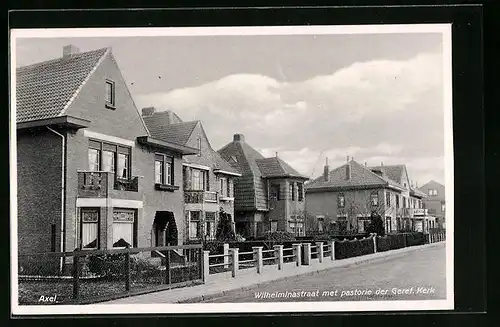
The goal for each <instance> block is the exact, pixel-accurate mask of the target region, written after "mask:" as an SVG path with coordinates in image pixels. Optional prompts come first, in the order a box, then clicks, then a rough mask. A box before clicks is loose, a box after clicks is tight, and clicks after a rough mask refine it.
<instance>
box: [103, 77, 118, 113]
mask: <svg viewBox="0 0 500 327" xmlns="http://www.w3.org/2000/svg"><path fill="white" fill-rule="evenodd" d="M108 87H109V91H111V95H110V94H109V93H108ZM109 95H110V96H111V99H108V96H109ZM109 100H111V101H109ZM105 101H106V105H105V106H106V108H108V109H115V108H116V84H115V82H114V81H112V80H110V79H106V90H105Z"/></svg>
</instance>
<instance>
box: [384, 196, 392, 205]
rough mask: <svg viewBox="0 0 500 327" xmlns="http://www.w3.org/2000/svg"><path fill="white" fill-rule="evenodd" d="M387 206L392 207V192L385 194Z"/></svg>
mask: <svg viewBox="0 0 500 327" xmlns="http://www.w3.org/2000/svg"><path fill="white" fill-rule="evenodd" d="M385 204H386V205H387V206H388V207H390V206H391V192H386V193H385Z"/></svg>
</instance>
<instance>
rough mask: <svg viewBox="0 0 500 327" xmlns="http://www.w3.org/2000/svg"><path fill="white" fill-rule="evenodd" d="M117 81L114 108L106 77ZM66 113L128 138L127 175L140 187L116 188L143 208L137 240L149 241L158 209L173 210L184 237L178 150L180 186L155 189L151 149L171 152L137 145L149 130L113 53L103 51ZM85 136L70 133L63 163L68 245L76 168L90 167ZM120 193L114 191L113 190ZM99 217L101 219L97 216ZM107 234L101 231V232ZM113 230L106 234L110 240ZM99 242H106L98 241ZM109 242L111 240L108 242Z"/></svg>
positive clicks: (72, 243) (72, 235) (74, 233)
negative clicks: (107, 102) (132, 189)
mask: <svg viewBox="0 0 500 327" xmlns="http://www.w3.org/2000/svg"><path fill="white" fill-rule="evenodd" d="M106 79H111V80H113V81H114V82H115V102H116V109H114V110H112V109H108V108H106V107H105V81H106ZM67 114H69V115H74V116H77V117H81V118H84V119H88V120H90V121H91V123H90V126H89V127H88V130H90V131H92V132H97V133H102V134H105V135H110V136H114V137H119V138H122V139H125V140H128V141H131V142H132V143H133V144H134V145H133V147H132V152H131V156H132V158H131V159H132V160H131V162H132V166H131V175H132V176H140V178H139V192H124V191H120V193H121V194H122V197H124V198H127V199H134V200H141V201H142V202H143V208H141V209H138V215H137V219H138V224H137V225H138V230H137V236H138V246H140V247H145V246H146V247H147V246H152V225H153V221H154V217H155V214H156V211H171V212H173V213H174V217H175V220H176V225H177V230H178V239H179V243H180V244H182V242H183V238H184V215H183V208H184V198H183V190H182V162H181V157H180V156H179V155H178V154H176V155H175V159H174V179H175V181H174V184H175V185H177V186H179V187H180V189H179V190H175V191H173V192H169V191H157V190H155V189H154V153H155V152H161V153H165V154H169V155H173V153H169V152H168V151H164V150H159V149H154V148H150V147H145V146H143V145H139V144H138V143H137V142H136V137H138V136H144V135H147V131H146V129H145V127H144V125H143V122H142V120H141V118H140V115H139V112H138V111H137V108H136V107H135V104H134V102H133V100H132V98H131V96H130V94H129V92H128V89H127V85H126V82H125V81H124V80H123V78H122V76H121V73H120V71H119V69H118V66H117V65H116V62H115V60H114V59H113V58H112V56H109V57H107V58H106V59H105V60H104V61H103V62H102V63H101V66H100V67H99V69H97V70H96V71H95V72H94V74H93V75H92V77H91V78H90V79H89V81H88V82H87V84H85V86H84V87H83V88H82V90H81V92H80V93H79V95H78V96H77V97H76V98H75V100H74V102H73V104H72V105H71V106H70V108H69V109H68V111H67ZM87 151H88V138H87V137H85V136H84V131H83V130H79V131H78V132H77V133H74V134H71V133H70V134H68V166H67V201H66V204H67V209H66V214H67V239H66V248H67V249H69V250H71V249H74V248H75V247H77V246H78V242H77V240H78V229H79V228H78V226H79V223H80V222H79V213H78V210H77V208H76V198H77V190H78V182H77V170H87V169H88V154H87ZM113 193H115V194H118V193H117V192H113ZM103 214H104V215H105V216H106V217H107V218H106V219H108V222H109V220H110V219H112V212H111V210H107V209H105V210H104V212H103ZM101 219H104V218H103V217H102V216H101ZM103 236H105V235H103ZM109 239H111V235H108V240H109ZM101 244H105V242H103V241H101ZM108 246H109V242H108Z"/></svg>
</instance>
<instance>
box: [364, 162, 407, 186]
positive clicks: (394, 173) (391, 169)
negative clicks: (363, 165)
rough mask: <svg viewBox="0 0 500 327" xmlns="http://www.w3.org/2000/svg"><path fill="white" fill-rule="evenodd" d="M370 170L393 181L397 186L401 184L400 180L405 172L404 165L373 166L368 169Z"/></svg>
mask: <svg viewBox="0 0 500 327" xmlns="http://www.w3.org/2000/svg"><path fill="white" fill-rule="evenodd" d="M369 169H371V170H379V171H381V172H382V173H383V174H384V175H385V176H387V177H388V178H390V179H391V180H393V181H395V182H396V183H398V184H401V179H402V177H403V172H404V170H405V166H404V165H388V166H385V165H384V166H373V167H369Z"/></svg>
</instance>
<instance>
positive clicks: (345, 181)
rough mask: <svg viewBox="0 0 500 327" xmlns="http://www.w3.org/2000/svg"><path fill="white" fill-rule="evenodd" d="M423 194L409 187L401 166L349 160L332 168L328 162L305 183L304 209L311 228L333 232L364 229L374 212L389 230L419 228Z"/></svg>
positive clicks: (403, 167)
mask: <svg viewBox="0 0 500 327" xmlns="http://www.w3.org/2000/svg"><path fill="white" fill-rule="evenodd" d="M327 160H328V159H327ZM422 196H423V194H422V193H421V192H418V191H417V190H415V189H412V188H411V187H410V182H409V179H408V174H407V172H406V167H405V166H404V165H396V166H384V165H381V166H377V167H367V166H366V165H361V164H359V163H358V162H356V161H354V160H353V159H351V160H349V159H348V161H347V162H346V163H345V164H344V165H342V166H340V167H338V168H336V169H334V170H331V171H330V168H329V166H328V162H327V164H326V165H325V168H324V173H323V175H322V176H320V177H318V178H316V179H314V180H313V181H312V182H310V183H309V184H307V186H306V212H307V214H308V215H310V216H312V217H313V221H314V222H315V223H314V224H312V226H311V227H312V230H316V231H318V230H319V231H322V230H325V229H331V230H333V231H336V232H346V231H356V232H364V231H365V230H366V228H367V226H368V224H369V223H370V216H371V215H372V213H377V214H379V215H380V216H381V217H382V219H384V220H385V230H386V232H387V233H390V232H396V231H400V230H409V229H414V228H418V227H415V219H414V218H415V217H417V216H418V215H419V214H420V213H418V210H420V209H421V208H422V201H421V197H422ZM422 215H423V212H422ZM314 218H316V220H314ZM416 225H418V224H416Z"/></svg>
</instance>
